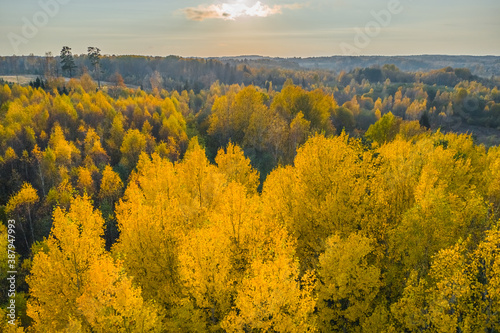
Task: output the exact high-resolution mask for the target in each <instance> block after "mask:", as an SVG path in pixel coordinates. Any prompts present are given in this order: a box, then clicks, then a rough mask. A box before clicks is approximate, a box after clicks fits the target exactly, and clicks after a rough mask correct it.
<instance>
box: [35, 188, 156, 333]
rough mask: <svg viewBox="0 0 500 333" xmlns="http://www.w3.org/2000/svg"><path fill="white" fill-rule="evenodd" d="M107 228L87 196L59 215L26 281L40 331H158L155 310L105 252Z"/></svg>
mask: <svg viewBox="0 0 500 333" xmlns="http://www.w3.org/2000/svg"><path fill="white" fill-rule="evenodd" d="M103 223H104V220H103V219H102V217H101V216H100V214H99V213H97V212H95V211H94V210H93V207H92V203H91V202H90V200H89V199H88V197H86V196H84V197H78V198H75V199H74V200H73V201H72V203H71V207H70V209H69V211H63V210H62V209H61V208H57V209H56V210H55V212H54V219H53V226H52V231H51V235H50V237H49V238H48V239H47V240H46V246H44V247H43V248H42V249H40V251H39V252H38V253H36V254H35V256H34V258H33V265H32V269H31V274H30V276H28V278H27V282H28V285H29V287H30V295H31V298H30V300H29V302H28V310H27V313H28V315H29V316H30V317H31V318H32V319H33V321H34V324H33V329H34V330H35V331H36V332H55V331H61V330H64V329H65V328H67V327H68V324H69V325H72V323H73V324H74V322H78V323H79V326H80V327H81V328H82V331H94V332H125V331H126V330H127V329H128V330H130V329H132V330H133V331H135V330H136V329H138V328H141V327H145V328H147V329H145V331H155V330H157V328H155V326H156V325H155V322H156V315H155V309H154V308H153V307H152V306H150V305H149V304H147V303H144V302H143V301H142V298H141V296H140V290H137V289H135V288H134V287H132V285H131V282H130V280H129V279H128V278H127V277H126V276H124V275H123V274H122V273H120V272H121V271H122V268H121V265H120V264H119V263H115V262H114V261H113V260H112V259H111V257H110V255H109V254H108V253H107V252H105V250H104V240H103V239H102V235H103ZM128 305H136V306H137V308H135V309H128ZM148 320H150V321H151V322H150V323H149V324H147V325H146V326H144V325H145V324H144V323H145V322H147V321H148Z"/></svg>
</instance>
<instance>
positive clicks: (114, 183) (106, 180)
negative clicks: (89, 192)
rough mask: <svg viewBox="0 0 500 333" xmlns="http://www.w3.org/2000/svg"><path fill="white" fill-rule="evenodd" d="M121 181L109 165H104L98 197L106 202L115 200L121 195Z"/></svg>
mask: <svg viewBox="0 0 500 333" xmlns="http://www.w3.org/2000/svg"><path fill="white" fill-rule="evenodd" d="M122 189H123V182H122V180H121V178H120V176H119V175H118V174H117V173H116V172H114V171H113V169H112V168H111V166H109V165H106V167H105V168H104V170H103V172H102V179H101V187H100V188H99V199H101V200H103V201H106V202H108V203H114V202H116V201H117V200H118V199H119V197H120V196H121V193H122Z"/></svg>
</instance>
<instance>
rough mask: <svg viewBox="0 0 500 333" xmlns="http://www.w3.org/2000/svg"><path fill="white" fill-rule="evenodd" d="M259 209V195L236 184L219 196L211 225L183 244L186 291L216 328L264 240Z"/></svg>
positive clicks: (226, 312) (207, 321) (232, 183)
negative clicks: (253, 254)
mask: <svg viewBox="0 0 500 333" xmlns="http://www.w3.org/2000/svg"><path fill="white" fill-rule="evenodd" d="M258 209H259V197H258V196H256V195H255V193H254V192H251V193H248V190H247V188H246V187H245V186H244V185H242V184H240V183H237V182H231V183H230V184H229V185H228V186H227V187H226V188H225V189H224V190H223V192H222V193H221V194H220V195H219V196H218V197H217V202H216V203H215V206H214V208H213V209H212V210H211V211H210V212H209V215H208V221H207V224H206V225H204V226H202V227H201V228H195V229H193V230H192V231H191V232H189V233H187V235H186V236H185V237H184V239H183V240H182V242H181V252H180V274H181V278H182V282H183V286H184V289H185V293H186V294H187V295H188V296H189V298H188V299H190V300H192V306H193V309H194V310H196V309H198V310H201V312H202V313H203V317H204V318H205V325H206V326H207V327H210V328H211V329H212V330H213V329H216V328H217V327H218V325H219V324H220V321H221V320H222V319H223V318H224V317H225V316H226V315H227V314H228V313H229V311H230V310H231V307H232V305H233V299H234V298H235V297H236V288H237V285H238V284H239V283H240V282H241V279H242V278H243V276H244V273H245V271H246V269H247V266H248V262H249V261H250V260H251V259H250V258H251V257H252V254H251V253H252V251H255V250H254V248H255V247H258V244H260V242H262V241H263V239H264V238H265V236H264V232H263V230H262V228H263V225H262V223H261V222H260V221H259V219H258ZM186 305H187V304H185V305H184V307H185V306H186Z"/></svg>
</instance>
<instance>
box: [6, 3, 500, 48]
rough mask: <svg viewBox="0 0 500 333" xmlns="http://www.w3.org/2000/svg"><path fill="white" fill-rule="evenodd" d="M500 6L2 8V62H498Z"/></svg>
mask: <svg viewBox="0 0 500 333" xmlns="http://www.w3.org/2000/svg"><path fill="white" fill-rule="evenodd" d="M499 17H500V1H498V0H476V1H469V0H467V1H466V0H440V1H436V0H418V1H417V0H413V1H412V0H309V1H307V0H306V1H302V2H299V1H295V0H260V1H257V0H201V1H195V0H173V1H169V0H142V1H133V0H119V1H116V0H115V1H111V0H21V1H12V0H0V55H13V54H16V55H28V54H30V53H33V54H35V55H44V54H45V53H46V52H52V54H59V53H60V51H61V49H62V47H63V46H69V47H71V48H72V51H73V53H74V54H82V53H86V51H87V47H88V46H96V47H99V48H100V49H101V53H102V54H109V55H111V54H116V55H118V54H135V55H153V56H167V55H179V56H185V57H218V56H237V55H262V56H272V57H317V56H332V55H418V54H451V55H464V54H467V55H500V19H499Z"/></svg>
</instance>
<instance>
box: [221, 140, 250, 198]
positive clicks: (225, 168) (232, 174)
mask: <svg viewBox="0 0 500 333" xmlns="http://www.w3.org/2000/svg"><path fill="white" fill-rule="evenodd" d="M215 163H217V167H218V169H219V171H220V172H222V173H223V174H224V175H225V176H226V178H227V182H228V183H230V182H233V181H235V182H238V183H240V184H242V185H244V186H245V187H246V188H247V189H248V191H249V192H250V193H254V192H255V191H256V190H257V186H258V185H259V173H258V172H257V171H256V170H255V169H253V168H252V166H251V164H250V159H248V158H246V157H245V155H244V154H243V150H242V149H241V148H240V147H239V146H237V145H233V144H232V143H229V144H228V145H227V148H226V150H225V151H224V149H220V150H219V152H218V153H217V157H215Z"/></svg>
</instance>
